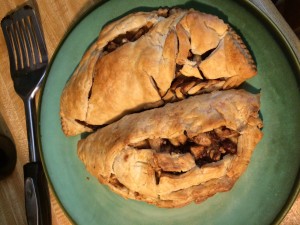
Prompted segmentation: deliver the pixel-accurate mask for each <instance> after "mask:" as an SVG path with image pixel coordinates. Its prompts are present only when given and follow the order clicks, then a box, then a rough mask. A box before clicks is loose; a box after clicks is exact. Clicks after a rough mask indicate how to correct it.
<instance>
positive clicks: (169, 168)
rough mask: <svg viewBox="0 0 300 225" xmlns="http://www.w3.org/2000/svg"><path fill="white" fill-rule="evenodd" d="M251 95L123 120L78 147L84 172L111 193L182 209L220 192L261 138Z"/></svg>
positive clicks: (228, 95)
mask: <svg viewBox="0 0 300 225" xmlns="http://www.w3.org/2000/svg"><path fill="white" fill-rule="evenodd" d="M259 107H260V102H259V95H254V94H250V93H248V92H246V91H244V90H225V91H215V92H212V93H208V94H202V95H198V96H193V97H189V98H187V99H185V100H183V101H179V102H175V103H168V104H166V105H165V106H163V107H160V108H155V109H151V110H146V111H143V112H140V113H135V114H130V115H126V116H124V117H123V118H121V119H120V120H118V121H117V122H114V123H112V124H110V125H108V126H106V127H104V128H101V129H99V130H98V131H96V132H95V133H93V134H91V135H89V136H88V137H87V138H86V139H82V140H80V141H79V143H78V156H79V158H80V159H81V160H82V161H83V163H84V164H85V166H86V169H87V170H88V171H89V172H90V173H91V174H92V175H94V176H95V177H97V178H98V180H99V181H100V182H101V183H103V184H106V185H107V186H109V187H110V189H111V190H112V191H114V192H116V193H118V194H119V195H121V196H123V197H125V198H130V199H136V200H141V201H145V202H148V203H150V204H154V205H157V206H159V207H167V208H172V207H182V206H184V205H186V204H189V203H190V202H193V201H194V202H196V203H199V202H202V201H203V200H205V199H206V198H208V197H210V196H212V195H214V194H216V193H217V192H224V191H228V190H230V189H231V188H232V186H233V185H234V183H235V182H236V181H237V179H238V178H239V177H240V176H241V175H242V173H243V172H244V171H245V169H246V167H247V165H248V163H249V161H250V158H251V155H252V152H253V150H254V148H255V146H256V145H257V143H258V142H259V141H260V139H261V138H262V132H261V131H260V128H261V127H262V121H261V120H260V119H259V115H258V111H259Z"/></svg>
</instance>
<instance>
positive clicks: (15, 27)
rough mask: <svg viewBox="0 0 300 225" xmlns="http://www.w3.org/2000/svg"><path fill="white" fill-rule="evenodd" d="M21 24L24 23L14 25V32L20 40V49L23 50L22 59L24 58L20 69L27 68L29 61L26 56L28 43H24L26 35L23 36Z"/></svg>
mask: <svg viewBox="0 0 300 225" xmlns="http://www.w3.org/2000/svg"><path fill="white" fill-rule="evenodd" d="M20 23H22V21H21V20H19V21H17V22H16V23H15V24H14V26H13V27H14V30H15V33H16V36H17V39H18V40H19V41H18V43H19V48H20V49H21V56H20V58H22V60H21V63H22V64H20V66H19V68H26V67H27V65H28V64H27V59H28V57H27V56H26V43H25V42H24V34H22V32H21V28H20Z"/></svg>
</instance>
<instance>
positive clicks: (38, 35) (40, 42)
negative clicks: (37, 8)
mask: <svg viewBox="0 0 300 225" xmlns="http://www.w3.org/2000/svg"><path fill="white" fill-rule="evenodd" d="M30 21H31V29H32V30H33V31H34V34H35V35H34V37H35V39H36V42H37V46H38V49H39V51H40V56H41V62H47V61H48V56H47V49H46V44H45V41H44V37H43V33H42V31H41V29H40V26H39V22H38V20H37V17H36V16H34V12H33V11H31V15H30Z"/></svg>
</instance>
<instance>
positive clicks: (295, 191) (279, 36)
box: [37, 0, 300, 225]
mask: <svg viewBox="0 0 300 225" xmlns="http://www.w3.org/2000/svg"><path fill="white" fill-rule="evenodd" d="M107 2H110V0H102V1H100V2H97V3H95V4H93V5H91V6H90V7H89V8H88V9H87V10H86V11H85V12H84V13H83V14H81V15H80V16H79V17H78V18H77V19H76V20H75V22H74V23H72V24H71V25H70V27H69V28H68V30H67V31H66V32H65V34H64V36H63V37H62V39H61V40H60V42H59V43H58V45H57V47H56V49H55V51H54V53H53V55H52V57H51V60H50V62H49V65H48V68H47V71H46V76H45V80H44V82H43V84H42V86H41V90H40V98H39V99H38V109H37V113H38V131H39V135H38V139H39V141H40V143H41V148H40V155H41V162H42V165H43V168H44V172H45V175H46V179H47V181H48V185H49V186H50V188H51V192H52V194H53V196H54V197H55V200H56V201H57V202H58V204H59V206H60V208H61V210H62V211H63V212H64V214H65V216H66V217H67V218H68V219H69V220H70V221H71V222H72V224H76V221H74V220H73V218H72V216H71V215H70V213H69V212H68V211H67V210H66V209H65V207H64V205H63V203H62V202H61V200H60V199H59V197H58V194H57V192H56V190H55V188H54V185H53V183H52V181H51V179H50V175H49V173H48V170H47V166H46V163H45V159H44V154H43V149H42V141H41V132H40V130H41V108H42V100H43V94H44V90H45V86H46V83H47V80H48V76H49V73H50V71H51V67H52V65H53V62H54V61H55V59H56V56H57V54H58V52H59V51H60V49H61V48H62V46H63V44H64V43H65V41H66V40H67V38H68V37H69V35H70V33H71V32H72V31H73V30H74V29H75V28H76V27H77V25H78V24H79V23H80V22H81V21H82V20H83V19H84V18H85V17H87V16H88V15H89V14H90V13H92V12H93V11H94V10H96V9H97V8H98V7H101V6H102V5H104V4H106V3H107ZM237 3H238V4H240V5H241V6H242V7H244V8H245V9H246V10H249V11H250V12H251V14H253V15H256V16H258V17H259V20H260V22H261V23H262V24H263V26H264V27H265V28H267V29H268V30H269V32H271V33H272V34H273V35H275V37H276V41H277V43H278V44H279V46H280V48H281V49H282V51H283V52H284V53H285V55H286V56H288V58H289V59H290V60H289V64H290V65H291V66H292V70H293V71H294V72H295V73H294V75H295V76H296V80H297V84H298V86H300V59H298V57H297V55H296V53H295V51H294V49H293V47H292V45H291V44H290V42H289V41H288V40H287V37H286V36H285V35H284V33H283V32H282V31H281V30H280V28H279V27H278V26H277V24H276V23H275V22H274V21H273V20H272V19H271V18H270V17H269V16H268V15H267V14H266V13H265V12H264V11H262V10H261V9H260V8H259V7H258V6H257V5H255V4H254V3H253V2H251V1H242V0H239V1H238V2H237ZM99 32H100V31H99ZM96 38H97V37H96ZM297 74H298V75H297ZM299 193H300V168H298V173H297V176H296V177H295V180H294V184H293V186H292V189H291V191H290V193H289V195H288V197H287V200H286V202H285V203H284V204H283V207H282V208H281V209H280V211H279V212H278V214H277V215H276V216H275V217H274V219H273V221H272V223H271V224H275V225H279V224H280V223H281V222H282V220H283V219H284V218H285V216H286V215H287V213H288V212H289V210H290V208H291V207H292V206H293V203H294V202H295V200H296V199H297V197H298V195H299Z"/></svg>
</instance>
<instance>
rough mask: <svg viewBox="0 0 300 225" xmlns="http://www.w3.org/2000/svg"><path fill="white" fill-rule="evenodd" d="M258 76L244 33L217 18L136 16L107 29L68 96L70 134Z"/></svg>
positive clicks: (63, 108) (64, 107) (180, 13)
mask: <svg viewBox="0 0 300 225" xmlns="http://www.w3.org/2000/svg"><path fill="white" fill-rule="evenodd" d="M255 74H256V67H255V63H254V61H253V59H252V57H251V55H250V54H249V51H248V50H247V48H246V46H245V45H244V43H243V41H242V40H241V38H240V37H239V36H238V35H237V34H236V33H235V32H234V30H233V29H232V28H231V27H230V26H229V25H228V24H226V23H224V22H223V21H222V20H221V19H219V18H218V17H216V16H213V15H209V14H205V13H201V12H198V11H195V10H192V9H191V10H182V9H170V10H169V9H160V10H157V11H153V12H138V13H133V14H130V15H128V16H125V17H124V18H121V19H119V20H117V21H114V22H112V23H110V24H108V25H107V26H105V27H104V28H103V30H102V31H101V32H100V35H99V38H98V40H97V41H96V42H95V43H94V44H93V45H92V46H91V47H90V48H89V49H88V50H87V52H86V53H85V54H84V56H83V58H82V60H81V62H80V63H79V65H78V67H77V69H76V70H75V72H74V74H73V75H72V76H71V78H70V80H69V81H68V83H67V84H66V86H65V88H64V91H63V94H62V96H61V105H60V117H61V123H62V128H63V131H64V133H65V134H66V135H67V136H71V135H77V134H80V133H82V132H86V131H88V132H91V131H93V130H95V129H96V128H98V127H99V126H102V125H105V124H109V123H111V122H114V121H116V120H118V119H120V118H121V117H122V116H124V115H126V114H128V113H132V112H139V111H142V110H144V109H147V108H154V107H158V106H162V105H164V104H165V103H168V102H175V101H179V100H182V99H185V98H187V97H188V96H191V95H197V94H202V93H207V92H212V91H215V90H221V89H229V88H234V87H237V86H238V85H240V84H241V83H242V82H243V81H245V80H246V79H248V78H250V77H252V76H254V75H255Z"/></svg>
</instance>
